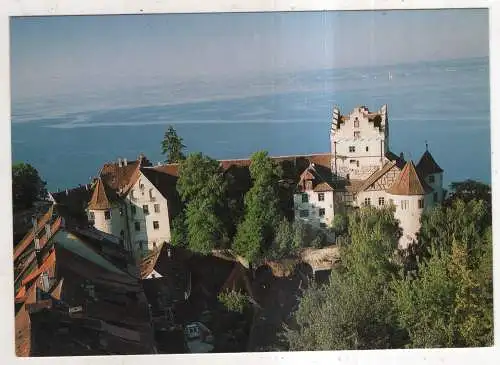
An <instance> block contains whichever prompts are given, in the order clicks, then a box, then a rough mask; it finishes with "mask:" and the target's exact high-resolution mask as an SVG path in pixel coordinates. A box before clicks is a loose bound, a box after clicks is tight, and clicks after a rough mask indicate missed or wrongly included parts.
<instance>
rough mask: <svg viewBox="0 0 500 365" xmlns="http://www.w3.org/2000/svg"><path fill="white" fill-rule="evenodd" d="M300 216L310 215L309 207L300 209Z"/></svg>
mask: <svg viewBox="0 0 500 365" xmlns="http://www.w3.org/2000/svg"><path fill="white" fill-rule="evenodd" d="M300 217H301V218H306V217H309V211H308V210H307V209H301V210H300Z"/></svg>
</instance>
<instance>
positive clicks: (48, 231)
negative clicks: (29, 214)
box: [45, 224, 51, 242]
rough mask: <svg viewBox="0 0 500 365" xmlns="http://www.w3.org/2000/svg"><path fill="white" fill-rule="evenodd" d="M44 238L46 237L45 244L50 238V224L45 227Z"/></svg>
mask: <svg viewBox="0 0 500 365" xmlns="http://www.w3.org/2000/svg"><path fill="white" fill-rule="evenodd" d="M45 236H46V237H47V242H49V240H50V236H51V232H50V224H46V225H45Z"/></svg>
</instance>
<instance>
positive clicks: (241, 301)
mask: <svg viewBox="0 0 500 365" xmlns="http://www.w3.org/2000/svg"><path fill="white" fill-rule="evenodd" d="M217 299H218V300H219V302H220V303H221V304H222V305H224V307H225V308H226V309H227V310H228V311H230V312H237V313H243V312H244V311H245V308H246V307H247V306H248V303H249V301H248V297H247V296H246V295H245V294H243V293H241V292H240V291H236V290H225V291H222V292H220V293H219V295H218V296H217Z"/></svg>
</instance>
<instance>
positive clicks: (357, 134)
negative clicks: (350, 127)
mask: <svg viewBox="0 0 500 365" xmlns="http://www.w3.org/2000/svg"><path fill="white" fill-rule="evenodd" d="M359 137H361V134H360V133H359V131H356V132H354V138H355V139H358V138H359Z"/></svg>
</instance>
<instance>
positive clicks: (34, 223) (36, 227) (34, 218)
mask: <svg viewBox="0 0 500 365" xmlns="http://www.w3.org/2000/svg"><path fill="white" fill-rule="evenodd" d="M31 224H32V225H33V233H36V231H37V230H38V221H37V219H36V216H35V215H32V216H31Z"/></svg>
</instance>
